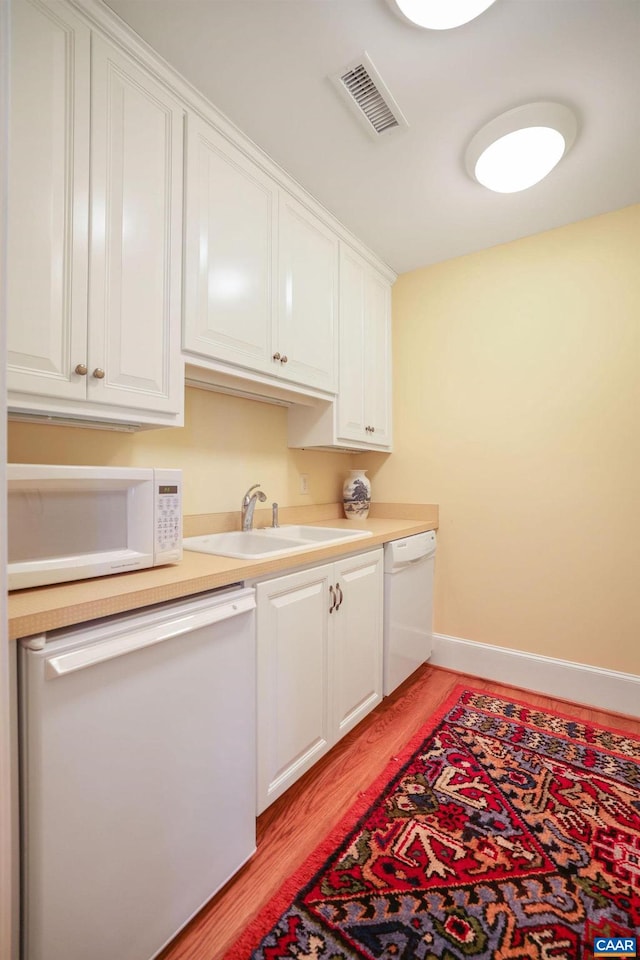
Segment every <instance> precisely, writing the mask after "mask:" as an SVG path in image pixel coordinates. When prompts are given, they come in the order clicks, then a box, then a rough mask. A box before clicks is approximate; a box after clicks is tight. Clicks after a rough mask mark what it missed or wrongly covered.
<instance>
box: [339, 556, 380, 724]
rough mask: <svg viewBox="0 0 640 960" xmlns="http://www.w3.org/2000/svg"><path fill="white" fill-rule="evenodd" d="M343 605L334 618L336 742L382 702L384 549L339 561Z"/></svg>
mask: <svg viewBox="0 0 640 960" xmlns="http://www.w3.org/2000/svg"><path fill="white" fill-rule="evenodd" d="M334 575H335V578H336V589H338V590H339V596H340V603H339V606H338V609H337V611H335V616H334V617H333V622H332V626H333V644H334V646H333V650H334V653H333V664H334V669H333V680H334V682H333V701H332V704H333V707H332V733H333V739H334V741H337V740H339V739H340V737H343V736H344V735H345V733H347V732H348V731H349V730H351V728H352V727H355V725H356V724H357V723H358V722H359V721H360V720H362V718H363V717H364V716H366V715H367V713H369V712H370V711H371V710H373V708H374V707H375V706H376V705H377V704H378V703H380V701H381V700H382V642H381V638H382V622H383V621H382V596H383V565H382V551H380V550H378V551H373V552H371V553H366V554H362V555H360V556H356V557H348V558H346V559H345V560H340V561H338V562H337V563H336V564H335V567H334Z"/></svg>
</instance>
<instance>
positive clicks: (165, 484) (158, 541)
mask: <svg viewBox="0 0 640 960" xmlns="http://www.w3.org/2000/svg"><path fill="white" fill-rule="evenodd" d="M158 472H159V471H158ZM166 472H167V473H168V471H166ZM180 493H181V491H180V482H179V480H177V479H175V480H174V479H173V478H171V477H162V478H160V479H158V478H157V477H156V505H155V506H156V509H155V515H156V524H155V562H156V563H162V562H164V563H169V562H171V561H172V560H179V559H180V557H181V556H182V497H181V496H180Z"/></svg>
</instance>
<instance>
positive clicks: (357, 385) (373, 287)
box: [289, 243, 392, 451]
mask: <svg viewBox="0 0 640 960" xmlns="http://www.w3.org/2000/svg"><path fill="white" fill-rule="evenodd" d="M391 439H392V438H391V280H390V278H389V277H388V276H384V275H383V274H381V273H380V272H379V271H378V270H376V269H375V268H374V267H373V266H372V265H371V264H370V263H369V262H368V261H367V260H365V259H364V258H363V257H362V256H360V254H359V253H357V252H356V251H355V250H354V249H353V248H352V247H350V246H348V245H347V244H345V243H341V244H340V379H339V389H338V395H337V397H336V400H335V402H333V403H326V404H318V405H317V406H316V407H314V408H299V407H295V408H291V409H290V410H289V446H290V447H334V448H338V449H340V448H342V449H350V450H387V451H388V450H390V449H391Z"/></svg>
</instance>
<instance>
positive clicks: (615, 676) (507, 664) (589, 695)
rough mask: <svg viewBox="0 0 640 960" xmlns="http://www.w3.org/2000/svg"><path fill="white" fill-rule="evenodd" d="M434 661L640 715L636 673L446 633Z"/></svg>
mask: <svg viewBox="0 0 640 960" xmlns="http://www.w3.org/2000/svg"><path fill="white" fill-rule="evenodd" d="M429 663H431V664H433V665H434V666H436V667H448V668H449V669H450V670H457V671H459V672H460V673H470V674H472V675H473V676H476V677H483V678H484V679H485V680H495V681H496V682H500V683H508V684H512V685H513V686H515V687H524V688H525V689H526V690H536V691H539V692H540V693H546V694H548V695H549V696H552V697H560V698H562V699H564V700H573V701H574V702H575V703H584V704H588V705H589V706H592V707H599V708H600V709H602V710H612V711H614V712H616V713H624V714H627V715H629V716H632V717H638V716H640V677H639V676H635V675H634V674H631V673H618V672H616V671H615V670H605V669H603V668H601V667H591V666H589V665H588V664H585V663H572V662H571V661H570V660H556V659H554V658H553V657H542V656H539V655H538V654H534V653H524V652H523V651H522V650H511V649H508V648H506V647H494V646H492V645H491V644H489V643H476V642H475V641H472V640H462V639H461V638H460V637H448V636H446V635H445V634H443V633H434V635H433V653H432V654H431V658H430V660H429Z"/></svg>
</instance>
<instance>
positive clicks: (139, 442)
mask: <svg viewBox="0 0 640 960" xmlns="http://www.w3.org/2000/svg"><path fill="white" fill-rule="evenodd" d="M8 460H9V462H10V463H80V464H82V463H85V464H108V465H112V466H140V467H153V466H155V467H181V468H182V470H183V471H184V512H185V514H194V513H218V512H222V511H226V510H239V509H240V501H241V499H242V495H243V493H244V492H245V490H246V489H247V488H248V487H249V486H250V485H251V484H253V483H260V484H262V489H263V490H264V492H265V493H266V495H267V497H268V501H269V503H271V502H272V501H274V500H275V501H277V502H278V503H279V504H281V505H282V506H296V505H299V504H315V503H335V502H336V501H337V500H339V499H341V497H342V481H343V479H344V477H345V476H346V474H347V471H348V469H349V457H348V456H345V455H344V454H339V453H322V452H317V451H307V450H289V449H288V447H287V410H286V408H285V407H279V406H274V405H273V404H267V403H259V402H257V401H252V400H245V399H243V398H240V397H232V396H228V395H225V394H217V393H211V392H209V391H206V390H195V389H192V388H187V391H186V409H185V426H184V427H181V428H177V427H171V428H168V429H166V430H148V431H143V432H140V433H135V434H128V433H116V432H112V431H105V430H89V429H82V428H75V427H55V426H49V425H47V426H41V425H39V424H33V423H9V431H8ZM301 473H306V474H308V477H309V494H308V495H304V496H303V495H301V494H300V493H299V490H300V481H299V477H300V474H301ZM267 505H268V504H266V505H265V506H267Z"/></svg>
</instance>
